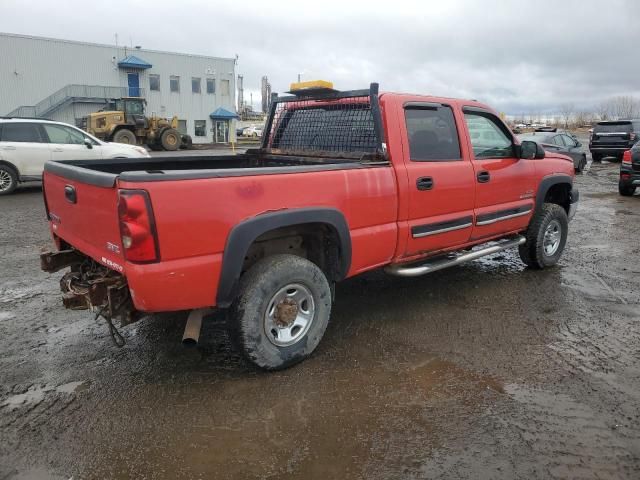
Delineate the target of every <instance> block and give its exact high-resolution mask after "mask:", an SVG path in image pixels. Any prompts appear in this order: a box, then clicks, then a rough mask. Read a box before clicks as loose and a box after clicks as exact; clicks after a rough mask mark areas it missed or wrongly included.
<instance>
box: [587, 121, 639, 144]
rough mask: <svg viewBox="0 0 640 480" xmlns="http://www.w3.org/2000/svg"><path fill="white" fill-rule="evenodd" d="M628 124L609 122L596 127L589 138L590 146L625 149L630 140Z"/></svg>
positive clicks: (629, 126)
mask: <svg viewBox="0 0 640 480" xmlns="http://www.w3.org/2000/svg"><path fill="white" fill-rule="evenodd" d="M631 133H632V130H631V123H630V122H611V123H607V124H605V125H597V126H596V128H595V129H594V131H593V136H592V137H591V144H592V145H593V146H596V147H623V148H624V147H626V146H627V145H628V144H629V140H631Z"/></svg>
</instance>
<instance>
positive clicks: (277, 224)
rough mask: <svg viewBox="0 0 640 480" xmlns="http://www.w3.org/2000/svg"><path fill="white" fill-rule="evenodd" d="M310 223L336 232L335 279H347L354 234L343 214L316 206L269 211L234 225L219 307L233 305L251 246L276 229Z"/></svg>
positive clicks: (220, 284) (222, 274)
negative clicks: (338, 255) (337, 251)
mask: <svg viewBox="0 0 640 480" xmlns="http://www.w3.org/2000/svg"><path fill="white" fill-rule="evenodd" d="M307 223H322V224H326V225H329V226H331V227H333V228H334V229H335V231H336V232H337V235H338V240H339V242H340V244H339V249H340V259H339V268H338V272H337V275H336V277H337V278H335V280H342V279H343V278H345V277H346V276H347V273H348V272H349V268H350V267H351V234H350V232H349V225H348V224H347V220H346V219H345V217H344V215H343V214H342V212H340V211H339V210H336V209H334V208H313V207H312V208H297V209H289V210H281V211H275V212H269V213H265V214H262V215H258V216H256V217H253V218H250V219H247V220H245V221H243V222H241V223H239V224H238V225H236V226H234V227H233V228H232V229H231V232H229V236H228V237H227V242H226V244H225V248H224V253H223V256H222V269H221V271H220V281H219V282H218V292H217V296H216V305H217V306H218V307H223V308H224V307H228V306H229V305H231V303H232V302H233V300H234V298H235V295H236V292H237V288H238V281H239V280H240V274H241V273H242V265H243V263H244V258H245V256H246V254H247V252H248V251H249V247H250V246H251V244H252V243H253V242H254V241H255V240H256V239H257V238H258V237H259V236H260V235H263V234H265V233H267V232H269V231H271V230H275V229H277V228H282V227H290V226H293V225H303V224H307Z"/></svg>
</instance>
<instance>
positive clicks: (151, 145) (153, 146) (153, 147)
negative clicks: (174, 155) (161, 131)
mask: <svg viewBox="0 0 640 480" xmlns="http://www.w3.org/2000/svg"><path fill="white" fill-rule="evenodd" d="M147 147H149V149H150V150H152V151H154V152H159V151H161V150H162V147H161V146H160V145H158V144H157V143H148V144H147Z"/></svg>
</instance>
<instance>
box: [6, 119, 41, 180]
mask: <svg viewBox="0 0 640 480" xmlns="http://www.w3.org/2000/svg"><path fill="white" fill-rule="evenodd" d="M0 134H1V135H2V136H1V137H0V150H2V157H3V158H4V160H5V161H7V162H9V163H11V164H12V165H14V166H15V167H16V168H17V169H18V172H19V174H20V176H30V177H39V176H40V175H42V171H43V169H44V164H45V162H46V161H47V160H50V158H51V152H49V146H48V145H47V144H46V143H45V141H44V132H43V131H42V130H41V128H40V126H39V125H38V124H37V123H35V122H7V123H3V124H2V129H1V130H0Z"/></svg>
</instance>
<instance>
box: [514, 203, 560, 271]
mask: <svg viewBox="0 0 640 480" xmlns="http://www.w3.org/2000/svg"><path fill="white" fill-rule="evenodd" d="M568 233H569V220H568V218H567V212H566V211H565V209H564V208H562V207H561V206H560V205H556V204H555V203H545V204H544V205H543V206H542V208H541V209H540V210H539V211H538V212H536V213H535V215H534V216H533V218H532V219H531V223H529V228H528V229H527V234H526V238H527V241H526V242H525V243H524V244H522V245H520V248H519V253H520V258H521V259H522V261H523V262H524V263H526V264H527V265H528V266H529V267H531V268H537V269H542V268H546V267H551V266H553V265H555V264H556V263H558V260H560V256H561V255H562V252H563V250H564V246H565V244H566V242H567V234H568Z"/></svg>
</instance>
